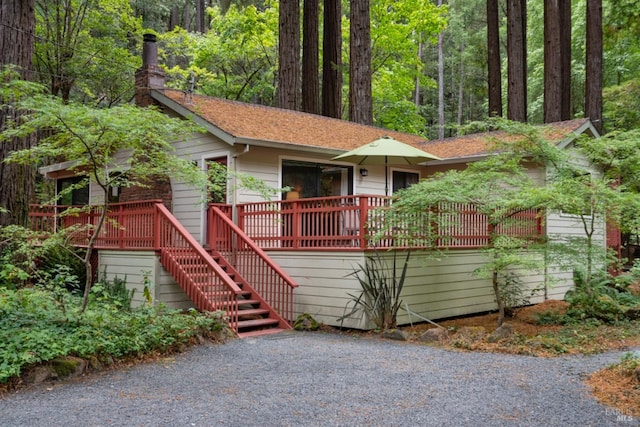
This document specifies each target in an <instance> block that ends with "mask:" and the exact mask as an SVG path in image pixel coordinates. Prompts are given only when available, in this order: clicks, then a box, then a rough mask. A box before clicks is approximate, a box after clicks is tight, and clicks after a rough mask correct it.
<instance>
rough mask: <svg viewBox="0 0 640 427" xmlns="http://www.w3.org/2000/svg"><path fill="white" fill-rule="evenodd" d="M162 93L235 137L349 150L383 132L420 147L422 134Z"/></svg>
mask: <svg viewBox="0 0 640 427" xmlns="http://www.w3.org/2000/svg"><path fill="white" fill-rule="evenodd" d="M163 93H164V95H165V96H167V97H169V98H171V99H172V100H173V101H175V102H177V103H178V104H180V105H181V106H182V107H184V108H186V109H188V110H190V111H192V112H194V113H196V114H198V115H199V116H201V117H202V118H203V119H205V120H206V121H208V122H209V123H211V124H212V125H214V126H216V127H218V128H220V129H222V130H223V131H225V132H226V133H228V134H230V135H232V136H234V137H236V138H247V139H255V140H261V141H272V142H279V143H285V144H287V143H288V144H295V145H305V146H312V147H321V148H334V149H337V150H345V151H348V150H352V149H354V148H357V147H359V146H361V145H364V144H366V143H368V142H371V141H375V140H376V139H378V138H381V137H383V136H390V137H392V138H394V139H397V140H398V141H402V142H404V143H406V144H409V145H413V146H415V147H418V148H419V147H420V145H419V143H420V142H424V141H425V139H424V138H423V137H420V136H417V135H411V134H407V133H401V132H395V131H392V130H389V129H382V128H377V127H375V126H365V125H360V124H357V123H352V122H348V121H345V120H339V119H332V118H329V117H324V116H319V115H315V114H308V113H302V112H299V111H292V110H284V109H280V108H273V107H266V106H263V105H256V104H246V103H242V102H237V101H230V100H227V99H219V98H212V97H207V96H202V95H193V102H189V101H187V100H186V99H185V96H184V93H183V92H181V91H178V90H169V89H165V90H164V91H163Z"/></svg>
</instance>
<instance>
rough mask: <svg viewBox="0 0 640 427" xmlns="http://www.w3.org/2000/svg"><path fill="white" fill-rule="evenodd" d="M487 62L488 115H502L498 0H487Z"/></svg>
mask: <svg viewBox="0 0 640 427" xmlns="http://www.w3.org/2000/svg"><path fill="white" fill-rule="evenodd" d="M487 63H488V84H489V115H490V116H500V117H502V70H501V65H500V64H501V62H500V20H499V15H498V0H487Z"/></svg>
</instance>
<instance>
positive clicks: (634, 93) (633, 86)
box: [602, 47, 640, 132]
mask: <svg viewBox="0 0 640 427" xmlns="http://www.w3.org/2000/svg"><path fill="white" fill-rule="evenodd" d="M639 49H640V47H639ZM602 97H603V101H604V102H603V106H602V109H603V111H602V116H603V118H604V123H605V124H606V126H607V130H608V131H618V132H621V131H628V130H632V129H639V128H640V77H637V78H635V79H633V80H629V81H627V82H624V83H622V84H621V85H617V86H610V87H608V88H605V89H604V90H603V93H602Z"/></svg>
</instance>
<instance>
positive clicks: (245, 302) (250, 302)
mask: <svg viewBox="0 0 640 427" xmlns="http://www.w3.org/2000/svg"><path fill="white" fill-rule="evenodd" d="M256 304H260V301H258V300H257V299H239V300H238V305H256Z"/></svg>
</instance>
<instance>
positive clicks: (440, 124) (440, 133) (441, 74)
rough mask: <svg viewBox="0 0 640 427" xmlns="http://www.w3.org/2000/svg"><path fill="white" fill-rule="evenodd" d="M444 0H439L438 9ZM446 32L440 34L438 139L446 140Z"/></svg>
mask: <svg viewBox="0 0 640 427" xmlns="http://www.w3.org/2000/svg"><path fill="white" fill-rule="evenodd" d="M440 6H442V0H438V7H440ZM443 43H444V31H440V33H439V34H438V139H444V51H443Z"/></svg>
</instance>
